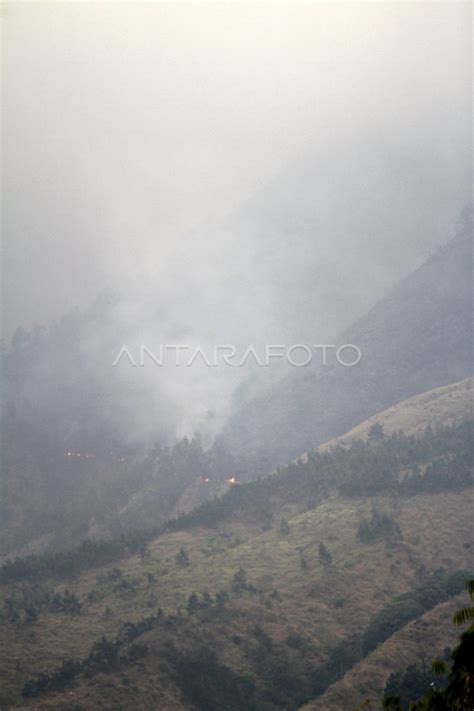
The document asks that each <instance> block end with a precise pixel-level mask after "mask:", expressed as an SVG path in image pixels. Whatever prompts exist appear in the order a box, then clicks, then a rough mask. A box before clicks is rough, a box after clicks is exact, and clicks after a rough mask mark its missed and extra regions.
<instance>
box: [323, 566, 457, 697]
mask: <svg viewBox="0 0 474 711" xmlns="http://www.w3.org/2000/svg"><path fill="white" fill-rule="evenodd" d="M469 575H470V573H469V571H465V570H460V571H456V572H455V573H451V574H447V573H446V572H445V571H443V570H439V571H438V572H437V573H435V574H434V575H433V576H432V577H430V578H429V579H428V580H426V581H425V582H424V583H423V584H422V585H420V586H419V587H417V588H416V589H415V590H412V591H411V592H407V593H404V594H403V595H398V596H397V597H396V598H394V599H393V600H392V601H391V602H389V603H388V605H386V606H385V607H384V608H382V610H380V612H378V613H377V614H376V615H374V616H373V618H372V620H371V621H370V623H369V625H368V626H367V628H366V629H365V631H364V632H363V633H362V634H361V635H360V636H358V637H357V638H354V639H352V640H349V641H347V640H346V641H344V642H341V643H340V644H338V645H337V646H336V647H335V648H334V649H333V650H332V652H331V653H330V655H329V659H328V661H327V662H326V663H325V664H323V665H322V666H321V667H320V668H319V669H317V670H316V671H315V673H314V677H313V688H312V692H313V696H315V697H316V696H320V695H321V694H323V693H324V692H325V691H326V689H327V688H328V687H329V686H330V685H331V684H333V683H334V682H335V681H337V679H340V678H341V677H342V676H344V674H345V673H346V672H347V671H349V669H351V668H352V667H353V666H354V665H355V664H357V662H359V661H360V660H361V659H363V658H364V657H366V656H367V655H368V654H370V653H371V652H372V651H373V650H374V649H375V648H376V647H377V646H378V645H379V644H382V643H383V642H385V641H386V640H387V639H388V638H389V637H391V636H392V635H393V634H394V633H395V632H396V631H397V630H399V629H401V628H402V627H404V626H405V625H406V624H408V623H409V622H411V621H412V620H415V619H417V618H419V617H420V616H421V615H423V614H424V613H425V612H428V610H431V609H432V608H433V607H435V606H436V605H439V604H440V603H442V602H445V601H446V600H449V598H450V597H453V596H454V595H457V594H458V593H460V592H462V590H463V589H464V586H465V581H466V579H467V578H469Z"/></svg>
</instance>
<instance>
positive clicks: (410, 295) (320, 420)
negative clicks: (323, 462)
mask: <svg viewBox="0 0 474 711" xmlns="http://www.w3.org/2000/svg"><path fill="white" fill-rule="evenodd" d="M471 278H472V241H471V235H470V230H469V229H466V230H465V231H464V232H462V233H460V234H458V235H457V237H456V238H454V239H453V240H452V241H451V242H449V243H448V244H447V245H446V246H445V247H443V248H442V249H440V250H439V251H438V252H437V253H436V254H435V255H434V256H433V257H432V258H431V259H429V260H428V261H427V262H426V263H425V264H424V265H423V266H422V267H420V268H419V269H417V270H416V271H415V272H414V273H412V274H411V275H410V276H409V277H408V278H406V279H405V280H403V281H402V282H401V283H400V284H398V286H396V287H395V289H393V290H392V292H391V293H390V294H389V295H388V296H386V297H385V298H384V299H382V300H381V301H380V302H379V303H378V304H377V305H376V306H375V307H374V308H373V309H372V310H371V311H369V313H368V314H366V316H364V317H363V318H361V319H359V320H358V321H357V322H356V323H355V324H354V325H353V326H352V327H351V328H349V329H348V330H347V331H346V332H345V333H343V334H342V335H341V336H340V338H339V339H337V345H342V344H348V343H353V344H355V345H356V346H357V347H358V348H359V349H360V350H361V352H362V358H361V361H360V363H359V364H358V365H357V366H354V367H342V366H340V365H338V364H337V363H336V364H329V363H328V365H326V366H322V365H321V366H319V368H318V367H316V366H314V367H313V366H308V367H307V368H306V369H304V372H302V369H294V371H295V372H292V373H291V374H290V375H289V376H288V377H287V378H286V380H285V381H283V383H281V385H280V387H278V388H275V389H274V390H273V391H271V392H267V393H266V394H265V395H261V396H260V397H258V398H254V399H252V400H250V401H249V402H247V403H243V404H240V405H239V406H237V408H236V412H235V414H234V416H233V417H232V418H231V420H230V423H229V425H228V428H227V431H226V433H225V435H224V437H223V439H224V440H225V441H226V442H228V443H229V444H230V446H231V447H232V448H233V450H234V452H236V453H238V454H241V453H244V452H245V453H248V454H249V459H250V460H252V458H253V462H254V465H255V461H256V462H257V466H258V467H259V469H260V470H261V471H269V470H271V469H272V468H273V467H274V466H277V465H278V464H281V463H282V462H284V461H286V460H288V459H290V458H292V457H295V456H298V455H299V454H300V453H301V452H302V451H304V450H305V449H309V448H314V447H316V446H318V445H319V444H321V443H322V442H324V441H326V440H329V439H331V438H333V437H337V436H339V435H341V434H343V433H344V432H347V431H348V430H349V429H351V428H352V427H354V426H356V425H357V424H358V423H360V422H361V421H363V420H365V419H366V418H367V417H369V416H371V415H373V414H374V412H378V411H382V410H384V409H386V408H388V407H390V406H391V405H394V404H396V403H397V402H401V401H402V400H404V399H406V398H407V397H410V396H412V395H415V394H418V393H422V392H424V391H426V390H428V389H432V388H435V387H439V386H442V385H446V384H448V383H451V382H453V381H455V380H460V379H462V378H465V377H467V376H469V375H470V374H471V372H472V322H471Z"/></svg>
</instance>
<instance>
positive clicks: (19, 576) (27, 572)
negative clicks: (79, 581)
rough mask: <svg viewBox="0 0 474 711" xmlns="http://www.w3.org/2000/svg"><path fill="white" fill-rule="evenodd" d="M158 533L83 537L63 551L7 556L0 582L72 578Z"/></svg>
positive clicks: (136, 548)
mask: <svg viewBox="0 0 474 711" xmlns="http://www.w3.org/2000/svg"><path fill="white" fill-rule="evenodd" d="M157 534H158V531H153V532H149V533H147V534H146V535H145V534H138V533H134V534H130V535H129V536H120V537H119V538H115V539H112V540H90V539H86V540H85V541H83V542H82V543H80V544H79V545H78V546H75V547H74V548H70V549H69V550H66V551H58V552H57V553H44V554H42V555H29V556H26V557H24V558H15V559H14V560H7V561H5V563H3V565H2V566H1V567H0V583H11V582H15V581H20V580H41V579H44V578H52V577H56V578H73V577H75V576H77V575H79V573H81V572H82V571H83V570H86V569H87V568H91V567H96V566H99V565H106V564H107V563H112V562H114V561H115V560H118V559H120V558H122V557H123V556H125V555H128V554H130V553H138V552H139V551H140V550H141V549H142V547H143V544H144V543H145V542H146V540H147V539H148V538H149V537H151V536H152V535H157Z"/></svg>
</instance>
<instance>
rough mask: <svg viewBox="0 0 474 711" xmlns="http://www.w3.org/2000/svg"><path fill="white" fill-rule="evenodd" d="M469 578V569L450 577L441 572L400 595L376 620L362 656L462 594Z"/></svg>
mask: <svg viewBox="0 0 474 711" xmlns="http://www.w3.org/2000/svg"><path fill="white" fill-rule="evenodd" d="M468 576H469V572H468V571H465V570H460V571H457V572H455V573H451V574H449V575H447V574H446V573H445V572H444V571H442V570H440V571H438V572H437V573H435V574H434V575H433V576H432V577H431V579H429V580H428V581H427V582H425V584H424V585H422V586H420V587H419V588H417V589H415V590H414V591H412V592H408V593H404V594H403V595H399V596H397V597H396V598H395V599H394V600H393V601H392V602H390V603H389V604H388V605H387V606H386V607H384V608H383V609H382V610H381V611H380V612H379V613H378V614H377V615H375V616H374V617H373V618H372V620H371V622H370V624H369V626H368V627H367V629H366V631H365V632H364V634H363V636H362V653H363V654H364V655H366V654H369V653H370V652H371V651H372V650H374V649H375V648H376V647H377V645H378V644H381V643H382V642H385V640H386V639H388V638H389V637H390V636H391V635H392V634H393V633H394V632H396V631H397V630H398V629H400V628H401V627H403V626H404V625H406V624H407V623H408V622H411V620H414V619H416V618H417V617H420V616H421V615H423V614H424V613H425V612H426V611H427V610H430V609H431V608H433V607H435V606H436V605H439V604H440V603H441V602H444V601H445V600H448V599H449V598H450V597H453V596H454V595H457V594H458V593H460V592H461V591H462V589H463V587H464V582H465V580H466V578H467V577H468Z"/></svg>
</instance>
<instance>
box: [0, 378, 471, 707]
mask: <svg viewBox="0 0 474 711" xmlns="http://www.w3.org/2000/svg"><path fill="white" fill-rule="evenodd" d="M468 387H469V383H465V384H463V385H455V386H453V393H456V392H459V388H468ZM453 401H454V402H456V403H457V406H456V415H455V417H452V416H449V417H448V418H447V419H446V423H447V424H443V423H442V422H441V421H440V420H439V417H438V414H439V408H437V407H436V406H437V405H439V398H438V396H437V395H436V394H435V396H433V397H432V398H430V397H428V394H427V395H426V403H427V409H426V411H425V421H424V425H423V429H422V431H421V432H418V433H417V435H416V436H414V435H412V434H404V433H403V432H400V431H395V428H394V431H393V432H392V433H391V434H386V433H385V432H384V430H383V427H382V428H381V427H374V426H373V425H372V426H371V427H370V428H369V433H370V434H369V437H367V438H366V439H365V440H362V439H359V440H355V441H354V442H353V443H352V444H348V445H345V446H335V447H332V448H328V449H327V450H325V451H320V452H312V453H310V454H309V455H308V457H305V458H302V459H301V460H299V461H298V462H294V463H292V464H290V465H288V466H287V467H285V468H284V469H281V470H280V471H279V472H277V473H276V474H274V475H273V476H271V477H269V478H267V479H264V480H261V481H258V482H253V483H249V484H241V485H239V484H236V485H234V486H233V487H232V488H231V490H230V491H229V493H228V494H226V495H225V496H224V497H223V498H222V499H221V500H215V501H214V502H207V503H204V504H202V505H201V506H200V507H198V508H197V509H196V510H194V511H192V512H190V513H189V514H187V515H183V516H181V517H179V518H178V519H176V520H174V521H171V522H170V523H169V524H168V525H166V526H163V527H162V528H161V530H156V531H150V532H149V533H148V534H143V535H141V536H136V537H135V538H133V539H132V538H128V539H126V538H124V539H121V540H120V539H119V540H117V541H111V542H109V543H105V542H104V543H102V544H101V543H97V544H93V543H90V544H87V545H82V546H80V547H79V548H76V549H72V550H71V551H70V552H64V553H63V554H58V555H56V556H49V557H48V556H44V557H41V556H39V557H32V558H26V559H22V560H17V561H12V562H10V563H8V564H4V565H3V567H2V569H1V581H2V583H1V600H2V642H3V644H2V653H1V657H0V664H1V668H2V671H1V674H2V677H3V679H5V683H4V684H3V685H2V694H3V696H2V701H1V703H2V704H3V705H6V706H7V707H8V706H10V705H12V704H13V705H17V706H19V708H37V709H43V708H44V709H47V708H57V709H59V708H71V709H72V708H75V709H78V710H79V709H84V711H85V710H88V709H92V708H94V709H95V708H105V709H116V708H123V709H149V708H154V707H157V708H160V709H161V708H163V709H176V710H177V709H187V708H189V709H190V710H191V709H202V711H209V709H211V710H212V709H216V711H217V709H222V708H230V709H233V708H235V709H236V710H237V709H239V710H240V709H244V708H245V709H256V710H258V711H260V710H265V711H273V710H275V709H297V708H298V707H299V706H301V705H303V704H304V703H307V702H309V701H310V700H311V699H318V698H319V697H321V698H326V697H325V696H324V695H325V694H326V693H329V689H330V688H333V685H335V684H336V685H337V684H338V683H339V680H341V679H343V678H345V675H350V674H351V670H353V669H354V670H355V669H356V668H357V667H358V666H359V665H362V664H370V665H373V669H374V670H375V671H374V675H375V678H376V679H377V680H378V681H377V683H375V684H373V683H366V684H364V683H361V684H360V685H359V686H358V687H357V689H356V690H354V688H353V687H351V689H352V690H351V693H350V694H346V695H344V693H342V692H341V693H339V694H338V696H337V698H338V699H339V701H338V702H337V703H339V704H340V705H339V706H336V707H338V708H341V709H348V710H349V709H350V708H352V706H351V704H352V703H353V702H354V700H360V701H362V700H363V698H365V697H366V696H371V697H372V698H375V697H376V696H377V694H381V693H382V691H383V685H384V684H385V682H386V680H387V678H388V675H389V673H390V672H391V671H394V670H396V669H398V668H400V670H402V669H404V668H405V666H406V665H407V660H408V661H409V660H410V659H411V658H412V657H410V656H409V655H407V654H406V653H404V654H402V655H400V658H399V659H398V656H397V653H396V650H397V645H400V646H401V647H403V648H405V647H406V640H407V639H408V638H409V639H410V640H411V643H410V644H411V645H412V650H413V652H412V655H415V654H416V649H418V648H422V647H423V645H425V644H426V639H430V645H431V646H432V648H433V649H432V650H431V649H430V652H431V651H432V652H433V653H434V652H435V651H436V650H437V651H438V652H439V653H441V652H442V651H443V649H444V647H445V646H447V645H449V644H451V643H452V633H451V631H450V630H448V629H447V627H443V629H445V632H442V631H439V632H437V634H431V636H430V633H429V631H427V630H426V629H425V625H424V622H423V620H425V619H426V620H428V619H433V620H434V619H437V617H436V615H437V614H438V613H437V612H436V611H437V609H438V607H439V609H440V610H441V609H444V608H442V606H443V605H444V604H445V603H448V602H449V604H452V603H451V602H450V601H451V599H452V598H454V597H455V596H457V595H459V594H460V593H461V591H462V590H463V587H464V581H465V579H466V577H468V576H469V574H470V568H471V564H472V551H471V540H470V514H471V501H470V491H471V488H470V481H471V476H472V471H471V469H472V422H471V421H470V420H469V419H466V416H467V417H468V415H469V413H468V412H466V411H464V412H463V411H462V408H460V407H459V401H460V399H459V398H455V397H453ZM430 402H431V404H432V407H433V410H432V411H431V413H432V420H431V423H432V424H430V419H429V412H430V410H429V403H430ZM400 412H401V413H402V412H403V408H402V407H401V408H400ZM435 412H436V413H438V414H437V415H434V413H435ZM391 417H392V421H393V414H392V416H391ZM380 419H381V420H382V419H384V413H382V414H381V416H380ZM440 606H441V607H440ZM426 616H427V617H426ZM430 616H431V617H430ZM426 634H428V637H427V636H426ZM103 635H105V637H104V636H103ZM387 644H389V645H391V646H390V649H391V650H392V651H391V652H390V665H387V664H386V660H387V656H386V654H385V655H384V654H383V653H379V651H378V645H382V647H380V649H385V645H387ZM417 645H421V646H420V647H418V646H417ZM387 649H388V648H387ZM374 655H375V656H374ZM347 678H348V679H350V678H351V677H350V676H348V677H347ZM361 678H362V677H361ZM334 688H335V689H336V686H334ZM341 699H342V701H341ZM344 699H346V700H344ZM331 703H332V702H331ZM329 707H330V706H328V708H329ZM318 708H319V707H318ZM321 708H324V704H323V706H322V707H321Z"/></svg>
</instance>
